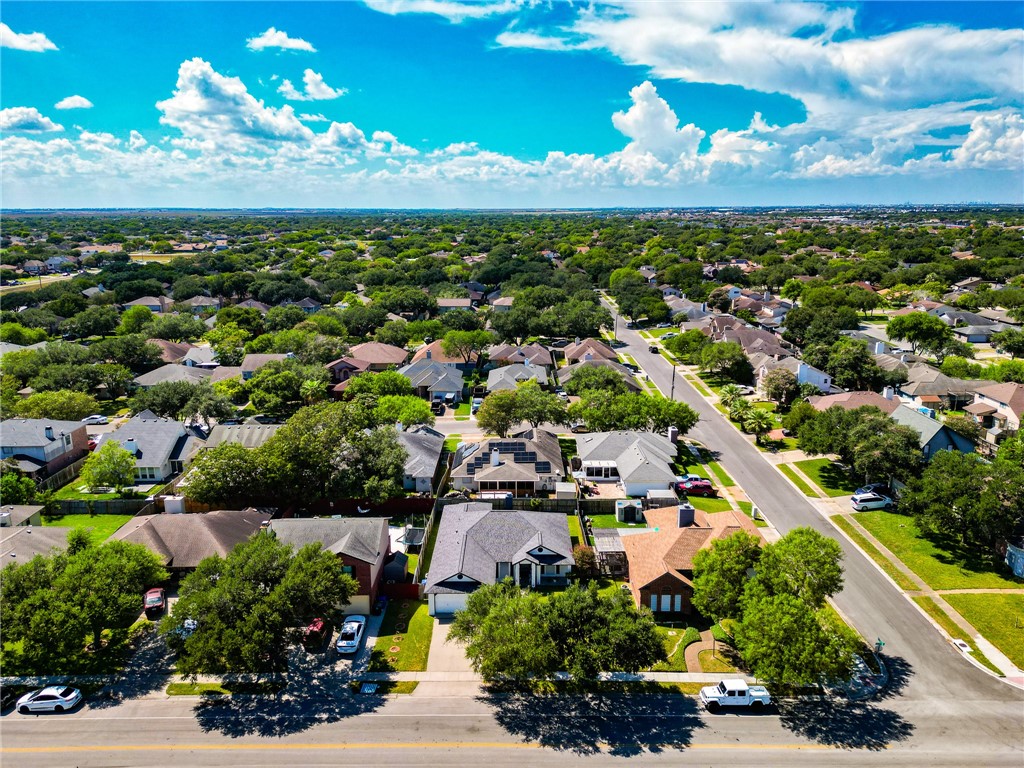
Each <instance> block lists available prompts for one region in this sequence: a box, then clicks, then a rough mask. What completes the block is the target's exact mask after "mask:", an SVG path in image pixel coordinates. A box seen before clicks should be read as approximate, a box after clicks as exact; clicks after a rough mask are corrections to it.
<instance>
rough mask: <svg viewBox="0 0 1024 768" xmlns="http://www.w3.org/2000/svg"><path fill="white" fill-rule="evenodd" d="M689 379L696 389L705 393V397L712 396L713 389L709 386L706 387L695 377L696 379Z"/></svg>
mask: <svg viewBox="0 0 1024 768" xmlns="http://www.w3.org/2000/svg"><path fill="white" fill-rule="evenodd" d="M687 381H689V382H690V384H692V385H693V388H694V389H696V390H697V391H698V392H700V393H701V394H702V395H704V397H711V390H710V389H708V388H707V387H705V386H704V385H703V384H701V383H700V382H699V381H697V380H695V379H694V380H690V379H687Z"/></svg>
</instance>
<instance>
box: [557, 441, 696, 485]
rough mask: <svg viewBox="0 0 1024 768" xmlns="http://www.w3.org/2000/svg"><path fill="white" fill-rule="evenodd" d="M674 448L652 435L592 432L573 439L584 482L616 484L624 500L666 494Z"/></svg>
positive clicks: (671, 472) (673, 471) (673, 475)
mask: <svg viewBox="0 0 1024 768" xmlns="http://www.w3.org/2000/svg"><path fill="white" fill-rule="evenodd" d="M676 450H677V446H676V444H675V443H673V442H672V441H671V440H669V439H668V438H667V437H662V436H661V435H656V434H654V433H653V432H629V431H623V432H593V433H591V434H587V435H577V437H576V454H577V455H578V456H579V458H580V462H581V464H582V466H581V471H582V472H583V474H584V477H586V479H587V480H589V481H591V482H596V483H619V484H621V486H622V489H623V493H624V494H625V495H626V496H646V495H647V492H648V491H652V490H667V489H668V488H669V487H670V486H671V484H672V481H673V480H675V477H676V473H675V470H674V469H673V465H672V463H673V461H674V460H675V457H676Z"/></svg>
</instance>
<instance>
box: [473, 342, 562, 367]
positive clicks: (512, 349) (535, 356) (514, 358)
mask: <svg viewBox="0 0 1024 768" xmlns="http://www.w3.org/2000/svg"><path fill="white" fill-rule="evenodd" d="M487 359H488V361H490V362H491V363H497V364H498V365H511V364H512V363H529V364H530V365H535V366H539V367H543V368H551V367H552V366H554V364H555V363H554V360H553V359H552V358H551V352H550V351H549V350H548V349H547V348H546V347H543V346H541V345H540V344H537V343H536V342H533V343H531V344H498V345H496V346H493V347H491V348H490V349H489V350H487Z"/></svg>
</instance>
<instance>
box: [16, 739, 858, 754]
mask: <svg viewBox="0 0 1024 768" xmlns="http://www.w3.org/2000/svg"><path fill="white" fill-rule="evenodd" d="M598 746H599V747H601V748H604V747H607V746H609V745H607V744H599V745H598ZM661 746H662V747H664V748H677V749H678V750H679V751H681V752H685V751H687V750H702V749H704V750H707V749H725V750H746V749H754V750H761V749H770V750H804V749H806V750H828V751H835V750H838V749H839V747H833V746H829V745H827V744H691V745H688V746H680V747H674V745H671V744H664V745H661ZM544 748H545V747H544V745H543V744H538V743H536V742H526V743H515V742H500V741H452V742H379V743H372V742H370V743H342V744H112V745H100V744H96V745H88V746H77V747H67V746H65V747H3V748H0V754H12V755H13V754H47V753H52V752H162V751H167V752H187V751H204V752H217V751H224V752H229V751H230V752H237V751H245V750H253V751H296V750H319V751H327V750H371V749H381V750H384V749H544Z"/></svg>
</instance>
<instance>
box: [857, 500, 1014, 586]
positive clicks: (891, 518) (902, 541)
mask: <svg viewBox="0 0 1024 768" xmlns="http://www.w3.org/2000/svg"><path fill="white" fill-rule="evenodd" d="M853 518H854V520H856V521H857V522H858V523H860V524H861V525H862V526H864V528H865V529H867V531H868V532H869V533H870V534H871V535H872V536H874V537H875V538H876V539H878V541H879V542H881V544H882V545H883V546H884V547H885V548H886V549H888V550H889V551H890V552H892V553H893V554H894V555H895V556H896V557H898V558H899V559H900V560H902V561H903V563H904V565H906V566H907V567H908V568H910V570H912V571H913V572H914V573H915V574H917V576H918V577H920V579H921V580H922V581H923V582H924V583H925V584H927V585H928V586H929V587H931V588H932V589H939V590H941V589H1019V588H1021V587H1024V581H1021V580H1020V579H1013V578H1008V577H1007V576H1003V575H1002V574H1001V573H999V569H1000V568H1001V565H1002V564H1001V563H999V562H996V561H988V562H986V561H983V560H981V559H980V558H979V557H978V556H977V555H972V556H970V557H973V560H971V561H969V560H967V559H966V557H964V556H961V555H960V554H958V553H956V552H954V551H950V550H947V549H943V548H942V547H941V546H939V545H938V544H937V543H936V542H934V541H932V540H931V539H929V538H926V537H925V536H923V535H921V532H920V530H919V529H918V527H917V523H915V522H914V518H912V517H908V516H907V515H900V514H897V513H895V512H885V511H883V510H874V511H871V512H858V513H856V514H855V515H854V516H853Z"/></svg>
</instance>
